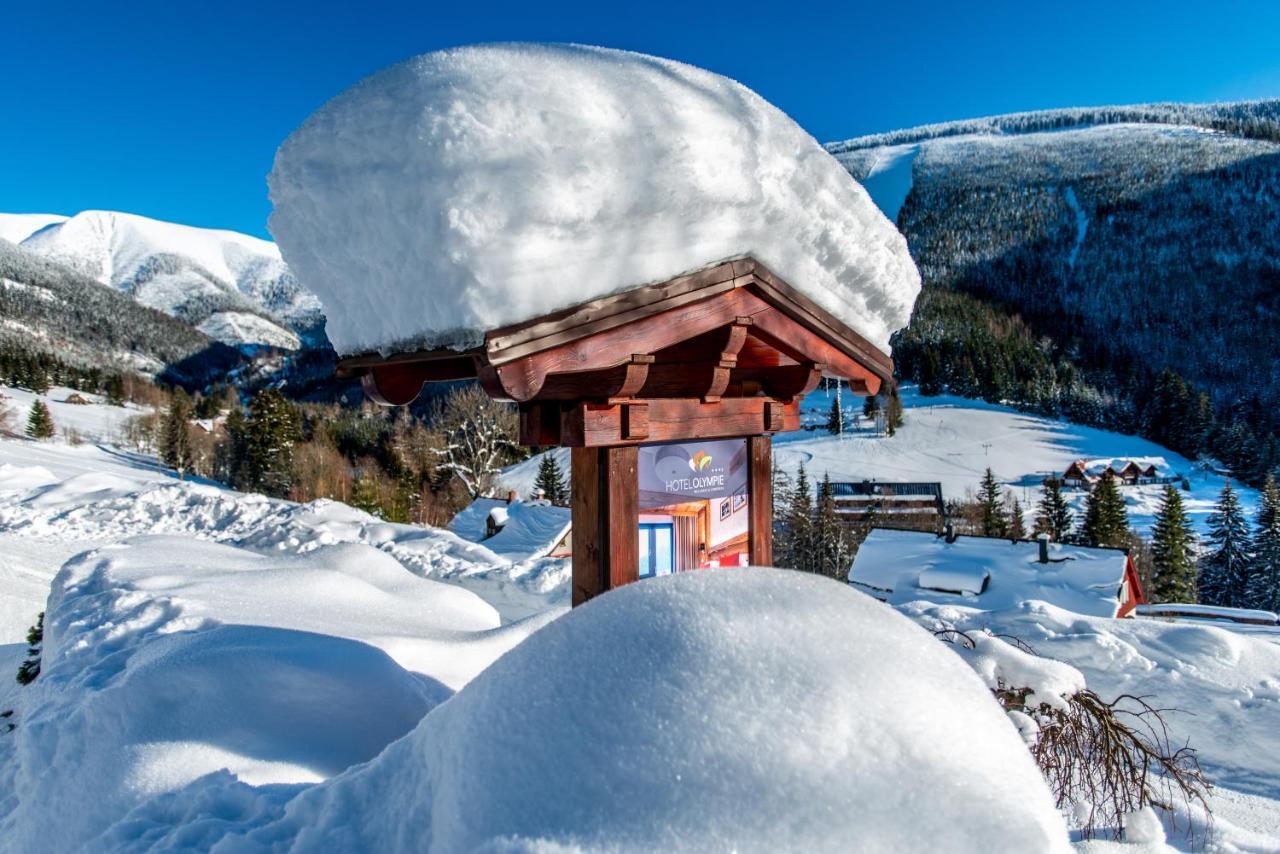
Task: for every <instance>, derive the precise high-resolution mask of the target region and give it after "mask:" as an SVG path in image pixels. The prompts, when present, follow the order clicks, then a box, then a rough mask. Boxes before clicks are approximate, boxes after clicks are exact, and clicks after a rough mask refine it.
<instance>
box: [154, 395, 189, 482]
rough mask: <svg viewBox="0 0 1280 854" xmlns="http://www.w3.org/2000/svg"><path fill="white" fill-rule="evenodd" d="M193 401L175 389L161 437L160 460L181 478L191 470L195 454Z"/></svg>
mask: <svg viewBox="0 0 1280 854" xmlns="http://www.w3.org/2000/svg"><path fill="white" fill-rule="evenodd" d="M190 418H191V401H190V398H188V397H187V393H186V392H185V391H183V390H182V389H180V388H178V389H174V392H173V397H172V398H171V399H170V401H169V411H168V412H167V413H166V414H165V419H164V429H163V432H162V433H161V436H160V460H161V462H163V463H164V464H165V465H166V466H168V467H169V468H171V469H174V470H175V471H177V472H178V477H179V478H181V477H182V476H183V475H185V474H186V473H187V472H188V471H190V470H191V468H192V464H193V463H194V461H195V453H194V451H193V450H192V447H191V425H190V423H189V421H190Z"/></svg>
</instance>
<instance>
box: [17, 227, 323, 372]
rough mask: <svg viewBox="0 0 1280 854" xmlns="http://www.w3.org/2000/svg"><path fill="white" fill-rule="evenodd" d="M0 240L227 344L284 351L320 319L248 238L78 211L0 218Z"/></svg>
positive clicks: (263, 245)
mask: <svg viewBox="0 0 1280 854" xmlns="http://www.w3.org/2000/svg"><path fill="white" fill-rule="evenodd" d="M0 237H3V238H5V239H8V240H10V241H11V242H15V243H19V244H20V245H21V246H22V247H23V248H25V249H28V250H30V251H32V252H35V253H36V254H38V255H41V256H43V257H46V258H49V259H51V260H55V261H58V262H60V263H62V264H65V265H67V266H69V267H71V268H72V269H74V270H77V271H79V272H81V273H83V274H85V275H87V276H89V277H90V278H93V279H96V280H97V281H99V282H101V283H102V284H105V285H109V286H111V287H113V288H115V289H116V290H118V291H121V292H123V293H126V294H129V295H130V296H131V297H133V298H134V299H135V300H136V301H137V302H139V303H141V304H142V305H145V306H148V307H150V308H155V309H159V310H160V311H163V312H165V313H166V314H169V315H172V316H174V317H177V318H179V319H181V320H184V321H186V322H187V323H189V324H191V325H192V326H198V327H200V328H201V329H204V330H206V331H208V332H209V333H210V334H212V335H213V336H214V337H215V338H216V339H217V340H220V341H222V342H223V343H226V344H231V345H233V346H271V347H283V348H286V349H291V348H294V347H297V346H298V345H299V334H306V333H309V332H311V333H314V331H315V330H317V329H318V328H319V326H320V323H321V321H322V319H323V316H322V314H321V308H320V303H319V300H317V299H316V297H315V296H314V295H313V294H312V293H310V292H309V291H307V290H306V289H305V288H304V287H302V285H301V284H299V282H298V281H297V279H295V278H294V277H293V275H292V273H290V272H289V268H288V266H287V265H286V264H285V263H284V260H283V259H282V258H281V257H280V251H279V249H277V248H276V245H275V244H274V243H272V242H271V241H269V240H263V239H261V238H258V237H253V236H251V235H247V234H241V233H239V232H235V231H228V230H223V229H212V228H198V227H195V226H189V225H182V224H179V223H173V222H165V221H163V220H157V219H151V218H149V217H144V216H140V215H138V214H130V213H123V212H119V211H104V210H87V211H81V212H80V213H78V214H75V215H74V216H70V217H65V216H59V215H54V214H0ZM249 318H253V319H252V320H249Z"/></svg>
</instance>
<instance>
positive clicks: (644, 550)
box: [637, 439, 750, 578]
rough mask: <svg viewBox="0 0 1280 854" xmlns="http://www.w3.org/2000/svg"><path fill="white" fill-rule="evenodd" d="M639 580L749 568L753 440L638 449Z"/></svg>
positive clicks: (646, 446)
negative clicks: (749, 474) (714, 569)
mask: <svg viewBox="0 0 1280 854" xmlns="http://www.w3.org/2000/svg"><path fill="white" fill-rule="evenodd" d="M638 453H639V458H638V460H637V462H638V468H639V472H638V474H639V477H638V484H637V487H638V489H639V491H640V496H639V497H640V577H641V578H649V577H652V576H655V575H668V574H670V573H672V572H683V571H685V570H691V569H701V568H706V567H713V566H745V565H746V563H747V552H748V548H747V534H748V525H747V520H748V519H749V517H750V513H749V507H748V503H749V502H748V501H747V442H746V440H745V439H728V440H722V441H713V442H680V443H675V444H670V445H644V446H641V447H640V448H639V451H638Z"/></svg>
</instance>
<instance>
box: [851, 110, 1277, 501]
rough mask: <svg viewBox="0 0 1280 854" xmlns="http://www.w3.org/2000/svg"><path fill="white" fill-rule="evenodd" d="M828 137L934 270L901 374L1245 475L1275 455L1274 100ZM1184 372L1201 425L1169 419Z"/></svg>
mask: <svg viewBox="0 0 1280 854" xmlns="http://www.w3.org/2000/svg"><path fill="white" fill-rule="evenodd" d="M827 150H828V151H830V152H831V153H832V154H833V155H834V156H835V157H836V158H837V159H838V160H839V161H840V162H841V163H843V164H844V166H845V167H846V169H848V171H849V172H850V174H852V175H853V177H854V178H856V179H857V180H859V181H861V182H862V183H863V184H864V186H865V187H866V189H867V190H868V192H869V193H870V194H871V196H872V198H873V199H874V200H875V201H876V202H877V204H878V205H879V206H880V207H881V209H882V210H883V211H884V212H885V213H886V214H887V215H889V216H891V217H894V218H895V220H896V222H897V224H898V227H899V228H900V229H901V230H902V232H903V234H905V235H906V237H907V241H908V243H909V245H910V247H911V254H912V257H913V258H914V259H915V260H916V263H917V265H918V266H919V269H920V273H921V276H922V278H923V280H924V289H923V291H922V293H921V295H920V298H919V299H918V300H917V302H916V305H915V311H914V314H913V315H912V320H911V324H910V325H909V326H908V327H907V329H905V330H904V331H902V332H901V333H899V335H898V336H897V338H896V339H895V341H894V353H893V356H894V362H895V365H896V367H897V370H898V372H899V376H900V378H902V379H906V380H915V381H918V382H919V383H920V385H921V387H922V388H924V389H926V390H932V391H948V392H951V393H953V394H959V395H962V396H965V397H984V398H985V399H987V400H990V401H1006V402H1017V403H1019V404H1021V405H1023V406H1025V407H1027V408H1029V409H1032V410H1034V411H1036V412H1041V413H1045V414H1049V415H1063V416H1066V417H1068V418H1070V419H1071V420H1072V421H1076V422H1083V423H1088V424H1090V425H1093V426H1101V427H1107V428H1109V429H1112V430H1117V431H1119V432H1122V433H1141V434H1142V435H1145V436H1146V437H1147V438H1149V439H1152V440H1154V441H1157V442H1159V443H1161V444H1163V445H1166V446H1168V447H1171V448H1173V449H1174V450H1176V451H1179V452H1181V453H1183V454H1185V455H1187V456H1190V457H1196V456H1199V455H1207V456H1212V457H1215V458H1217V459H1220V460H1222V461H1223V462H1225V463H1227V464H1228V465H1230V466H1231V467H1232V468H1233V470H1234V472H1235V475H1236V476H1237V477H1238V478H1240V479H1242V480H1244V481H1246V482H1249V483H1253V484H1258V483H1260V482H1261V481H1262V478H1263V477H1264V475H1265V473H1266V472H1268V471H1270V470H1272V469H1274V468H1275V467H1276V466H1278V465H1280V374H1278V373H1277V372H1276V370H1275V365H1276V364H1277V362H1278V361H1280V336H1277V335H1274V334H1270V335H1268V334H1265V331H1266V330H1272V329H1275V328H1276V325H1277V321H1278V320H1280V261H1278V260H1277V259H1280V231H1278V230H1277V229H1276V228H1275V222H1276V217H1277V215H1278V214H1280V100H1272V101H1255V102H1244V103H1238V104H1206V105H1194V104H1193V105H1178V104H1155V105H1139V106H1134V107H1099V108H1094V109H1071V110H1048V111H1043V112H1036V113H1021V114H1015V115H1008V116H997V117H993V118H988V119H975V120H972V121H961V122H951V123H947V124H942V125H932V126H926V127H920V128H911V129H907V130H902V131H895V132H892V133H887V134H878V135H876V136H870V137H862V138H859V139H851V140H845V141H844V142H838V143H832V144H830V145H828V146H827ZM1166 371H1168V372H1171V373H1172V374H1175V375H1176V376H1173V377H1170V376H1166V377H1165V379H1166V382H1165V384H1164V386H1163V387H1161V386H1160V385H1159V383H1158V380H1159V378H1160V377H1161V375H1162V374H1164V372H1166ZM1180 384H1181V385H1185V386H1186V387H1187V388H1188V389H1189V390H1188V391H1187V392H1186V393H1185V396H1186V397H1187V398H1188V399H1189V400H1198V397H1199V395H1200V394H1202V393H1203V394H1204V395H1205V398H1206V400H1205V405H1203V406H1201V405H1200V404H1199V403H1197V406H1198V407H1200V408H1199V410H1198V411H1199V412H1200V413H1201V414H1202V415H1203V417H1202V418H1201V422H1203V423H1202V424H1201V425H1200V426H1197V427H1196V428H1195V429H1194V430H1189V429H1186V428H1185V427H1184V426H1182V425H1180V424H1178V423H1175V419H1172V418H1170V417H1169V416H1168V415H1167V413H1168V412H1170V411H1178V410H1182V409H1186V408H1187V406H1188V402H1187V401H1185V400H1182V399H1180V398H1181V396H1182V393H1181V391H1180V388H1181V385H1180ZM1170 389H1171V390H1172V391H1171V392H1169V390H1170ZM1157 392H1169V393H1163V394H1157ZM1174 398H1178V399H1176V400H1173V403H1172V405H1166V402H1167V401H1168V400H1171V399H1174ZM1208 422H1212V423H1211V424H1210V423H1208ZM1193 434H1194V435H1193Z"/></svg>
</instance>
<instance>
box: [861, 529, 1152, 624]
mask: <svg viewBox="0 0 1280 854" xmlns="http://www.w3.org/2000/svg"><path fill="white" fill-rule="evenodd" d="M1127 561H1128V557H1127V556H1126V555H1125V553H1124V552H1123V551H1121V550H1120V549H1096V548H1089V547H1087V546H1075V545H1063V544H1061V543H1050V544H1049V563H1040V545H1039V543H1037V542H1028V541H1025V540H1023V541H1019V542H1011V541H1009V540H1003V539H994V538H988V537H965V536H960V537H957V538H956V540H955V542H952V543H948V542H947V540H946V538H945V537H939V536H936V535H934V534H931V533H927V532H918V531H893V530H886V529H881V528H876V529H874V530H872V531H871V533H870V534H869V535H868V536H867V539H866V541H865V542H863V544H862V545H861V546H860V547H859V548H858V555H857V557H856V558H855V559H854V562H853V567H852V568H851V569H850V570H849V581H850V582H851V583H853V584H855V585H857V586H859V587H861V588H862V589H864V590H867V591H868V592H870V593H872V594H874V595H875V596H877V597H878V598H882V599H886V600H887V601H889V602H891V603H893V604H902V603H905V602H911V601H914V600H917V599H925V600H928V601H931V602H955V603H960V604H965V605H969V606H971V607H977V608H982V609H985V610H992V611H995V610H1003V609H1005V608H1013V607H1017V605H1018V604H1019V603H1021V602H1025V601H1029V600H1041V601H1044V602H1049V603H1050V604H1053V605H1056V606H1058V607H1060V608H1065V609H1066V610H1068V611H1075V612H1076V613H1079V614H1087V615H1090V616H1095V617H1114V616H1116V614H1117V612H1118V610H1119V606H1120V604H1121V602H1120V599H1119V593H1120V588H1121V585H1122V583H1123V582H1124V577H1125V567H1126V565H1127ZM984 574H986V575H989V581H988V582H987V584H986V588H985V590H982V592H980V593H975V592H973V591H974V589H975V588H978V589H981V586H980V579H981V578H982V577H983V575H984ZM959 581H966V582H967V586H966V585H961V584H960V583H959ZM943 582H947V583H943ZM957 590H960V591H968V592H965V593H957V592H954V591H957Z"/></svg>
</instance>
